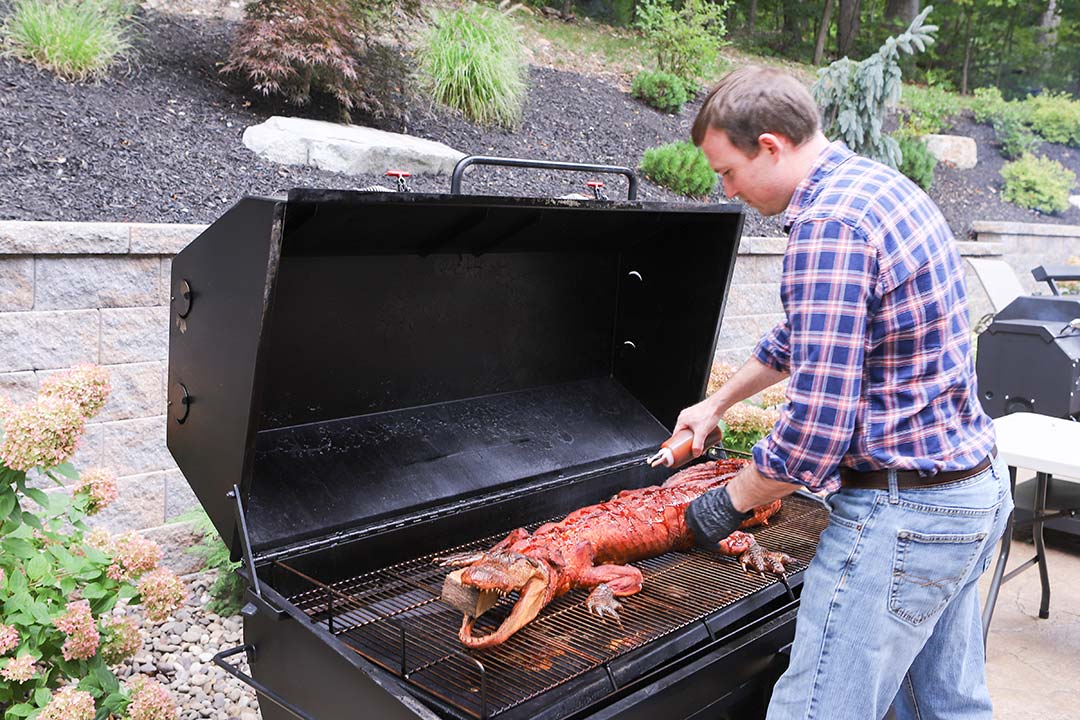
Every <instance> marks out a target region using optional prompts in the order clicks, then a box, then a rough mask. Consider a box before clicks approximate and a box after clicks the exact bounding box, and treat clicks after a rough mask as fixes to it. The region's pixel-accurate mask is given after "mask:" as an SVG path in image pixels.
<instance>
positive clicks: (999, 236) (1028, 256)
mask: <svg viewBox="0 0 1080 720" xmlns="http://www.w3.org/2000/svg"><path fill="white" fill-rule="evenodd" d="M971 226H972V229H973V230H974V231H975V236H976V238H977V240H978V242H979V243H994V244H997V246H998V247H1000V252H1001V256H1002V257H1003V258H1004V259H1005V260H1006V261H1007V262H1008V263H1009V264H1010V265H1012V268H1013V270H1015V271H1016V276H1017V277H1018V278H1020V282H1021V283H1023V285H1024V287H1025V288H1026V289H1027V291H1028V292H1029V293H1033V294H1039V295H1049V294H1050V289H1049V288H1048V287H1047V285H1046V283H1037V282H1035V279H1034V278H1033V277H1031V270H1032V268H1036V267H1038V266H1039V265H1064V264H1066V263H1067V262H1068V261H1069V258H1070V257H1080V225H1046V224H1041V223H1039V224H1037V223H1015V222H974V223H972V224H971Z"/></svg>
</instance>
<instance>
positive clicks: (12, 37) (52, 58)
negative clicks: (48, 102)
mask: <svg viewBox="0 0 1080 720" xmlns="http://www.w3.org/2000/svg"><path fill="white" fill-rule="evenodd" d="M128 12H130V9H129V6H128V5H127V4H126V3H124V2H118V1H117V0H15V1H14V2H13V3H12V7H11V14H10V16H9V17H8V19H7V21H6V22H5V24H4V26H3V35H4V37H5V39H6V41H7V45H8V47H9V50H10V52H11V54H13V55H15V56H16V57H18V58H21V59H22V60H25V61H27V62H32V63H34V64H35V65H37V66H39V67H41V68H44V69H45V70H48V71H50V72H53V73H55V74H56V75H58V76H60V77H62V78H64V79H66V80H87V79H91V78H96V77H101V76H103V75H104V74H105V73H106V71H108V69H109V67H110V66H111V65H112V64H113V62H114V61H115V60H116V59H117V58H118V57H119V56H120V55H122V54H123V53H124V52H126V51H127V50H128V48H129V47H130V43H129V41H128V38H127V27H126V23H125V18H126V15H127V13H128Z"/></svg>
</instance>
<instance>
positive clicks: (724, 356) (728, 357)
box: [713, 345, 756, 368]
mask: <svg viewBox="0 0 1080 720" xmlns="http://www.w3.org/2000/svg"><path fill="white" fill-rule="evenodd" d="M755 347H756V346H755V345H745V346H742V347H719V346H717V348H716V354H715V355H714V356H713V362H714V363H726V364H728V365H733V366H735V367H737V368H738V367H742V366H743V363H745V362H746V361H747V360H749V359H750V356H751V355H752V354H753V352H754V348H755Z"/></svg>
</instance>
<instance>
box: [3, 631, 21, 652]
mask: <svg viewBox="0 0 1080 720" xmlns="http://www.w3.org/2000/svg"><path fill="white" fill-rule="evenodd" d="M17 647H19V631H18V630H16V629H15V628H14V627H12V626H11V625H3V624H0V655H7V654H8V653H9V652H11V651H12V650H14V649H15V648H17Z"/></svg>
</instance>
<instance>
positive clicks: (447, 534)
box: [168, 190, 827, 720]
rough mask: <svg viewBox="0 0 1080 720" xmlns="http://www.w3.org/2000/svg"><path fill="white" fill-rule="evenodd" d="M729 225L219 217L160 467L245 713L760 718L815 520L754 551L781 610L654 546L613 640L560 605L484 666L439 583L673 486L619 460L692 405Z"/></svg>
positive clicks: (338, 203)
mask: <svg viewBox="0 0 1080 720" xmlns="http://www.w3.org/2000/svg"><path fill="white" fill-rule="evenodd" d="M742 221H743V217H742V213H741V210H740V209H739V208H738V207H736V206H731V205H700V204H659V203H641V202H636V201H633V200H629V201H607V200H588V201H582V200H566V199H536V198H517V197H479V196H467V195H460V194H455V193H451V194H446V195H440V194H420V193H402V192H371V193H364V192H341V191H322V190H294V191H292V192H290V193H289V194H288V196H287V197H282V198H246V199H244V200H242V201H240V202H239V203H238V204H237V205H235V206H234V207H233V208H232V209H231V210H229V211H228V212H226V213H225V214H224V215H223V216H222V217H221V218H220V219H218V220H217V221H216V222H215V223H213V225H211V226H210V227H209V228H208V229H207V230H206V231H205V232H204V233H202V234H201V235H200V236H199V237H198V238H197V239H196V240H195V241H193V242H192V243H191V244H190V245H189V246H188V247H187V248H186V249H185V250H183V251H182V252H181V253H180V254H179V255H178V256H177V257H176V258H175V260H174V262H173V266H172V291H173V305H172V328H171V334H170V346H169V352H170V356H169V393H170V417H169V430H168V445H169V449H170V450H171V451H172V453H173V455H174V456H175V457H176V460H177V463H178V464H179V466H180V469H181V470H182V471H183V472H184V475H185V477H187V479H188V481H189V482H190V484H191V486H192V488H193V489H194V491H195V492H196V494H197V495H198V497H199V499H200V501H201V502H202V504H203V506H204V507H205V508H206V510H207V512H208V513H209V515H210V518H211V519H212V520H213V522H214V525H215V526H216V527H217V529H218V530H219V531H220V533H221V535H222V537H223V538H224V539H225V540H226V542H227V543H229V544H230V545H231V547H232V549H233V551H234V553H235V555H236V556H237V557H240V556H243V557H244V560H245V574H246V578H247V582H248V585H249V589H248V598H247V599H248V604H247V606H246V607H245V609H244V615H245V619H244V640H245V644H244V645H243V646H241V647H239V648H235V649H233V650H230V651H225V652H223V653H221V654H219V657H218V658H217V661H218V662H219V664H221V665H223V666H225V667H226V668H227V669H229V670H230V672H233V673H234V674H236V675H237V676H238V677H241V678H242V679H244V680H245V681H246V682H249V683H250V684H252V685H253V686H254V687H255V688H256V689H257V690H258V691H259V700H260V705H261V707H262V713H263V717H264V718H265V719H266V720H286V719H288V718H293V717H299V718H308V719H313V720H347V719H348V720H352V719H353V718H358V717H368V718H380V719H392V718H429V719H430V718H504V719H505V720H525V719H526V718H528V719H530V720H556V719H564V718H584V717H589V718H615V717H618V718H656V717H661V716H662V717H664V718H665V720H667V719H668V718H676V717H695V716H696V717H709V718H728V717H731V718H734V717H739V718H748V717H755V716H761V715H763V709H764V703H765V702H766V701H767V697H768V693H769V691H770V690H771V687H772V685H773V683H774V682H775V680H776V678H777V677H778V674H779V673H780V672H781V671H782V670H783V668H784V667H785V665H786V661H785V652H786V648H787V647H788V646H789V645H790V643H791V641H792V638H793V636H794V617H795V611H796V608H797V606H798V600H797V595H798V592H799V590H800V589H801V575H802V571H803V570H804V569H805V567H806V565H807V563H808V562H809V560H810V558H811V557H812V555H813V552H814V549H815V547H816V542H817V536H818V534H819V533H820V531H821V529H822V527H823V526H824V524H825V521H826V517H827V513H826V511H825V509H824V508H823V507H822V506H821V505H820V504H819V503H818V502H817V501H816V500H814V499H811V498H809V497H802V496H792V497H791V498H789V499H788V500H786V501H785V503H786V504H785V506H784V509H783V510H781V512H780V513H779V514H778V515H777V516H775V517H774V518H773V519H772V521H771V523H770V525H769V526H768V528H765V529H764V530H763V531H761V532H759V533H758V538H759V539H760V540H761V541H762V543H763V544H765V545H767V546H769V547H770V548H772V549H776V550H783V551H784V552H787V553H788V554H789V555H792V556H793V557H795V558H796V563H795V565H794V566H793V570H794V572H793V574H792V576H791V578H790V579H791V585H792V588H793V590H792V591H788V590H786V589H785V588H784V586H783V585H782V584H780V583H779V582H778V581H777V580H776V579H775V578H766V577H759V576H757V575H748V574H747V573H746V572H744V571H743V570H742V569H741V568H740V567H739V566H738V564H737V563H736V562H735V561H734V560H733V559H732V558H725V557H720V556H717V555H713V554H710V553H705V552H698V551H693V552H687V553H668V554H667V555H663V556H661V557H658V558H655V559H652V560H647V561H644V562H641V563H637V566H638V567H640V568H641V569H642V571H643V573H644V575H645V580H644V588H645V589H644V590H643V591H642V592H641V593H640V594H639V595H636V596H633V597H629V598H625V599H624V602H623V606H624V607H623V610H622V612H621V615H622V618H621V621H620V622H619V623H615V622H613V621H611V620H608V621H606V622H605V621H602V620H599V619H597V618H596V617H595V616H593V615H590V614H589V613H588V612H587V610H586V609H585V607H584V602H583V601H584V599H585V596H586V594H587V593H586V592H570V593H568V594H567V595H565V596H563V597H561V598H559V599H558V600H556V601H555V602H553V603H552V604H551V605H549V606H548V607H547V608H545V610H544V611H543V612H542V613H541V615H540V616H539V617H538V618H537V619H536V620H535V621H534V622H533V623H531V624H530V625H529V626H528V627H526V628H525V629H524V630H522V631H521V632H519V633H517V634H516V635H515V636H514V637H512V638H511V639H510V640H509V641H507V642H506V643H504V644H502V645H500V646H498V647H496V648H491V649H489V650H483V651H473V652H469V651H466V650H465V649H464V648H463V647H462V645H461V643H460V641H459V640H458V638H457V630H458V626H459V625H460V622H461V613H460V612H459V611H457V610H454V609H452V608H450V607H448V606H446V605H444V604H443V603H442V602H441V601H440V600H439V593H440V589H441V587H442V583H443V579H444V577H445V575H446V573H447V569H446V568H441V567H439V566H438V565H437V564H436V563H435V562H434V558H436V557H437V556H440V555H445V554H447V553H448V552H452V551H454V550H459V549H465V548H470V547H480V546H485V545H490V544H493V543H494V542H495V541H496V540H497V539H499V538H501V537H502V536H503V535H505V533H506V532H508V531H509V530H512V529H514V528H516V527H522V526H524V527H529V528H533V527H535V526H536V525H538V524H539V523H541V522H543V521H546V520H550V519H557V518H560V517H562V516H563V515H565V514H567V513H568V512H570V511H572V510H574V509H576V508H578V507H581V506H583V505H588V504H592V503H596V502H600V501H602V500H605V499H607V498H610V497H611V496H612V495H613V494H614V493H616V492H617V491H619V490H622V489H624V488H635V487H643V486H646V485H652V484H658V483H660V482H662V481H663V480H664V479H665V478H666V477H667V476H668V475H670V473H671V471H670V470H665V469H663V468H658V469H653V468H650V467H648V466H645V465H642V464H641V463H640V460H641V459H642V458H644V457H645V456H647V455H649V454H651V453H652V452H654V451H656V449H657V448H658V447H659V445H660V443H661V442H663V441H664V440H665V439H666V438H667V437H668V436H669V435H670V431H671V428H672V426H673V425H674V422H675V418H676V416H677V414H678V412H679V410H680V409H681V408H683V407H685V406H687V405H690V404H692V403H694V402H696V401H697V400H699V399H700V398H701V397H702V396H703V393H704V391H705V386H706V382H707V379H708V376H709V369H710V365H711V361H712V357H713V352H714V349H715V346H716V339H717V332H718V328H719V325H720V318H721V315H722V312H723V307H724V303H725V299H726V295H727V289H728V287H729V285H730V283H731V278H732V273H733V270H734V261H735V255H736V251H737V247H738V244H739V236H740V232H741V227H742ZM513 599H514V597H513V596H511V597H509V598H507V599H505V600H503V601H502V602H501V603H500V605H498V606H496V607H495V608H494V609H493V610H491V611H490V612H489V613H488V615H491V616H492V617H493V618H494V620H493V621H498V619H499V613H500V612H501V613H504V614H505V612H506V608H507V607H509V605H510V604H511V603H512V602H513ZM488 615H485V616H484V617H485V618H487V617H488ZM241 653H246V656H247V660H248V663H249V666H250V676H248V675H247V674H246V673H244V672H243V671H241V670H240V669H239V668H238V667H236V666H235V664H234V663H236V661H237V660H239V656H240V654H241ZM661 713H662V715H661Z"/></svg>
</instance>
